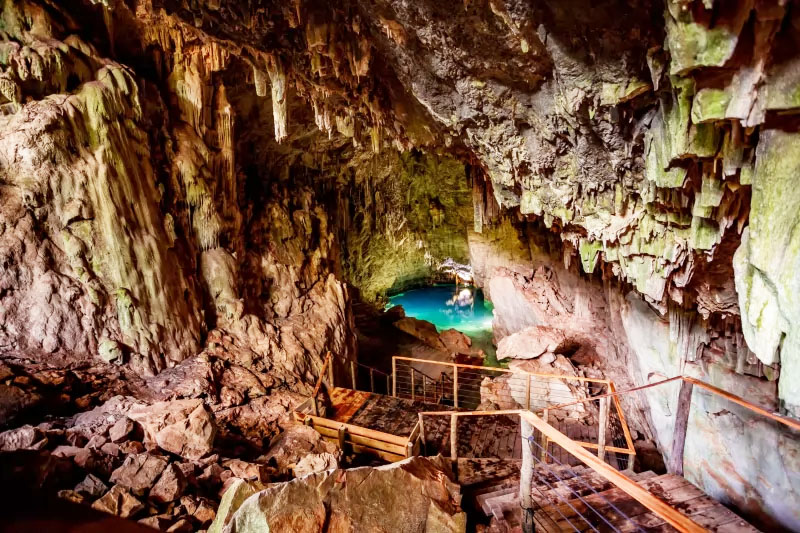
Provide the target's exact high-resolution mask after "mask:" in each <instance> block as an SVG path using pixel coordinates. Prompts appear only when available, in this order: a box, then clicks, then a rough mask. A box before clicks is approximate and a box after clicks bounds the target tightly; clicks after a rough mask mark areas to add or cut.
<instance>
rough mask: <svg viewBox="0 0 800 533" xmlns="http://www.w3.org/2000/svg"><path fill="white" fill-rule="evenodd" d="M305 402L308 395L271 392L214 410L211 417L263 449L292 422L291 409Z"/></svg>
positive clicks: (290, 392)
mask: <svg viewBox="0 0 800 533" xmlns="http://www.w3.org/2000/svg"><path fill="white" fill-rule="evenodd" d="M306 399H307V396H303V395H302V394H299V393H296V392H292V391H272V392H271V393H270V394H269V395H268V396H261V397H259V398H255V399H253V400H250V401H249V402H247V403H246V404H244V405H238V406H236V407H230V408H225V409H219V410H216V411H215V412H214V417H215V418H216V420H217V421H218V423H219V424H220V425H221V426H224V427H225V428H226V429H228V430H230V431H232V432H235V433H237V434H239V435H241V436H242V437H244V438H245V439H247V440H248V441H250V442H251V443H252V444H253V445H255V446H257V447H260V448H265V447H267V446H268V445H269V442H270V440H271V439H273V438H274V437H275V436H276V435H277V434H278V433H280V430H281V427H282V426H284V425H285V424H287V423H291V422H290V421H291V410H292V408H293V407H296V406H298V405H300V404H301V403H303V402H304V401H305V400H306Z"/></svg>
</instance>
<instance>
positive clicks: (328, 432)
mask: <svg viewBox="0 0 800 533" xmlns="http://www.w3.org/2000/svg"><path fill="white" fill-rule="evenodd" d="M312 427H313V428H314V430H315V431H316V432H317V433H319V434H320V435H322V436H323V437H330V438H332V439H334V440H336V442H337V443H338V442H339V440H338V439H339V430H338V429H332V428H329V427H323V426H320V425H314V426H312ZM345 432H346V438H345V441H346V442H351V443H354V444H360V445H362V446H369V447H370V448H375V449H377V450H383V451H385V452H391V453H396V454H405V453H406V447H405V445H402V446H401V445H400V444H395V443H393V442H386V441H384V440H381V439H373V438H370V437H364V436H361V435H353V434H352V433H350V432H348V431H347V428H345Z"/></svg>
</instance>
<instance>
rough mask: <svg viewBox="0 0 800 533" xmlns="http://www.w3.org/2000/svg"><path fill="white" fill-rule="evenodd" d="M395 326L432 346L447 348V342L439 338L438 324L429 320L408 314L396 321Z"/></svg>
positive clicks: (441, 348)
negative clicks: (435, 324)
mask: <svg viewBox="0 0 800 533" xmlns="http://www.w3.org/2000/svg"><path fill="white" fill-rule="evenodd" d="M394 327H396V328H397V329H399V330H400V331H404V332H406V333H408V334H409V335H411V336H413V337H416V338H418V339H419V340H421V341H422V342H424V343H425V344H427V345H428V346H430V347H432V348H438V349H440V350H443V349H445V344H444V342H442V339H441V338H439V332H438V331H437V329H436V326H434V325H433V324H431V323H430V322H428V321H427V320H420V319H418V318H414V317H411V316H407V317H404V318H401V319H400V320H398V321H397V322H395V323H394Z"/></svg>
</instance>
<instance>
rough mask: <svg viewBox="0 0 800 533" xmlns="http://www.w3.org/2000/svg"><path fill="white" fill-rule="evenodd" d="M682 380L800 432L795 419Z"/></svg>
mask: <svg viewBox="0 0 800 533" xmlns="http://www.w3.org/2000/svg"><path fill="white" fill-rule="evenodd" d="M681 379H682V380H683V381H688V382H689V383H692V384H694V385H697V386H698V387H700V388H701V389H705V390H707V391H709V392H712V393H714V394H716V395H717V396H722V397H723V398H725V399H726V400H729V401H731V402H733V403H735V404H738V405H741V406H742V407H744V408H746V409H749V410H750V411H753V412H754V413H758V414H760V415H762V416H766V417H767V418H770V419H772V420H774V421H776V422H780V423H781V424H783V425H785V426H788V427H790V428H792V429H796V430H797V431H800V421H798V420H795V419H793V418H789V417H786V416H782V415H779V414H777V413H772V412H770V411H767V410H766V409H764V408H763V407H759V406H757V405H755V404H752V403H750V402H748V401H747V400H745V399H744V398H741V397H740V396H736V395H735V394H731V393H730V392H728V391H726V390H723V389H720V388H719V387H715V386H714V385H710V384H708V383H706V382H705V381H700V380H699V379H695V378H692V377H689V376H681ZM623 392H624V391H623Z"/></svg>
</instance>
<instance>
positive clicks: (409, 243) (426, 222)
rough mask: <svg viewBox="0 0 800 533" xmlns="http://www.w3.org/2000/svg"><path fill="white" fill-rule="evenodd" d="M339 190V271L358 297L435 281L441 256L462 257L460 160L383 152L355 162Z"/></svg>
mask: <svg viewBox="0 0 800 533" xmlns="http://www.w3.org/2000/svg"><path fill="white" fill-rule="evenodd" d="M343 195H347V197H348V199H349V202H348V204H349V205H343V206H341V208H340V209H339V211H340V212H342V213H343V214H344V217H345V218H344V219H343V220H341V222H340V224H339V227H340V228H341V229H342V243H343V252H342V253H343V256H344V257H343V262H344V275H345V278H346V279H347V280H348V282H350V283H351V284H352V285H354V286H355V287H357V288H358V289H359V291H360V295H361V297H362V299H364V300H366V301H375V300H376V299H379V298H382V297H384V296H386V295H387V294H388V293H390V292H391V293H394V292H401V291H403V290H404V289H407V288H409V287H413V286H415V285H419V284H424V283H426V282H429V281H430V280H435V279H438V278H439V274H438V271H437V267H438V266H439V264H440V263H442V262H443V261H445V260H446V259H448V258H450V259H453V260H455V261H457V262H459V263H462V264H465V263H467V262H468V261H469V250H468V245H467V231H468V229H469V227H470V226H471V225H472V211H473V207H472V191H471V189H470V187H469V183H468V180H467V168H466V166H465V165H464V163H461V162H459V161H457V160H455V159H453V158H451V157H447V156H437V155H436V154H423V153H420V152H416V151H414V152H409V153H400V152H397V151H396V150H383V151H382V152H380V153H379V154H377V155H375V156H370V157H369V159H367V160H364V161H363V162H361V163H360V164H358V166H355V168H354V169H353V174H352V177H351V178H350V185H349V188H348V189H345V190H344V192H343Z"/></svg>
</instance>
